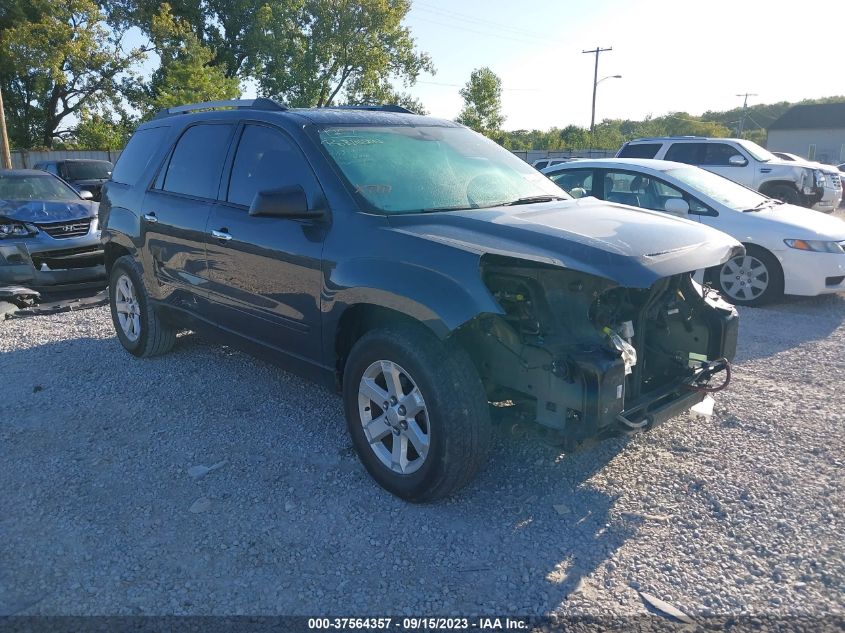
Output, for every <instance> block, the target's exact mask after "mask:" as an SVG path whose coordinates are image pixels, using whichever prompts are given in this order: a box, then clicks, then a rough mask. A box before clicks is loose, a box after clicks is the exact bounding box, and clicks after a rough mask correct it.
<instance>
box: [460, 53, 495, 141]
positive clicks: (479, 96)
mask: <svg viewBox="0 0 845 633" xmlns="http://www.w3.org/2000/svg"><path fill="white" fill-rule="evenodd" d="M461 97H463V99H464V107H463V109H462V110H461V113H460V114H459V115H458V118H457V119H456V120H457V121H458V123H462V124H464V125H466V126H468V127H471V128H472V129H473V130H475V131H476V132H481V133H482V134H485V135H487V136H492V135H493V134H494V133H496V132H498V131H499V130H500V129H501V128H502V124H503V123H504V122H505V117H504V116H503V115H502V80H501V79H499V76H498V75H497V74H496V73H494V72H493V71H492V70H490V69H489V68H487V67H486V66H485V67H484V68H476V69H475V70H473V71H472V74H471V75H470V78H469V81H468V82H467V84H466V85H465V86H464V87H463V88H461Z"/></svg>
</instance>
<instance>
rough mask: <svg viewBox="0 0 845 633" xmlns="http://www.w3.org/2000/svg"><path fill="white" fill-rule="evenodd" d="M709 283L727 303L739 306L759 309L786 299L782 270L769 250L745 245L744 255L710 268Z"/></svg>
mask: <svg viewBox="0 0 845 633" xmlns="http://www.w3.org/2000/svg"><path fill="white" fill-rule="evenodd" d="M709 277H710V281H711V282H712V283H713V285H714V286H716V287H717V288H718V289H719V292H721V293H722V297H724V299H725V301H727V302H728V303H732V304H734V305H738V306H760V305H764V304H766V303H769V302H771V301H774V300H775V299H778V298H780V297H781V296H783V270H782V269H781V267H780V262H778V260H777V258H776V257H775V256H774V255H772V254H771V253H770V252H769V251H767V250H766V249H764V248H760V247H759V246H754V245H753V244H750V245H746V247H745V255H740V256H738V257H734V258H733V259H730V260H728V261H727V262H725V263H724V264H723V265H722V266H717V267H715V268H711V269H710V271H709Z"/></svg>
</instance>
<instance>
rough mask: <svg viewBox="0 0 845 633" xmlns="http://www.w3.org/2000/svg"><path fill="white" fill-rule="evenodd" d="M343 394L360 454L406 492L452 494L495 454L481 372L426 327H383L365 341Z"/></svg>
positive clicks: (376, 473) (350, 363) (384, 481)
mask: <svg viewBox="0 0 845 633" xmlns="http://www.w3.org/2000/svg"><path fill="white" fill-rule="evenodd" d="M343 399H344V406H345V409H346V420H347V425H348V428H349V433H350V435H351V437H352V443H353V445H354V447H355V451H356V452H357V453H358V457H359V458H360V459H361V462H362V463H363V464H364V466H365V468H366V469H367V471H368V472H369V473H370V475H371V476H372V477H373V479H375V480H376V482H378V483H379V484H380V485H381V486H382V487H383V488H385V489H386V490H388V491H390V492H391V493H393V494H394V495H396V496H398V497H401V498H402V499H406V500H408V501H413V502H424V501H433V500H435V499H439V498H442V497H445V496H448V495H449V494H451V493H453V492H455V491H456V490H458V489H459V488H461V487H463V486H464V485H466V484H467V483H468V482H469V481H470V480H471V479H472V478H473V477H474V476H475V474H476V473H477V472H478V470H479V469H480V467H481V466H482V465H483V464H484V462H485V461H486V459H487V455H488V452H489V449H490V443H491V438H492V435H491V428H490V417H489V412H488V404H487V397H486V394H485V391H484V387H483V385H482V384H481V380H480V378H479V376H478V372H477V371H476V369H475V366H474V365H473V364H472V361H471V360H470V358H469V356H468V355H467V354H466V352H464V351H463V350H462V349H458V348H456V347H454V346H448V345H446V344H444V343H442V342H441V341H440V340H438V339H437V338H436V337H435V336H433V335H432V334H430V333H429V332H427V331H425V330H423V329H422V328H417V327H414V326H399V327H390V328H385V329H378V330H373V331H371V332H369V333H367V334H365V335H364V336H363V337H362V338H361V339H360V340H358V342H357V343H356V344H355V345H354V347H353V348H352V351H351V352H350V354H349V358H348V360H347V362H346V367H345V370H344V373H343Z"/></svg>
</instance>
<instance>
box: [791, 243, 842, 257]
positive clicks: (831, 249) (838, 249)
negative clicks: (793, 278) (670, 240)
mask: <svg viewBox="0 0 845 633" xmlns="http://www.w3.org/2000/svg"><path fill="white" fill-rule="evenodd" d="M783 243H784V244H786V245H787V246H788V247H789V248H795V249H797V250H799V251H812V252H813V253H838V254H842V253H845V248H843V246H842V242H827V241H823V240H784V241H783Z"/></svg>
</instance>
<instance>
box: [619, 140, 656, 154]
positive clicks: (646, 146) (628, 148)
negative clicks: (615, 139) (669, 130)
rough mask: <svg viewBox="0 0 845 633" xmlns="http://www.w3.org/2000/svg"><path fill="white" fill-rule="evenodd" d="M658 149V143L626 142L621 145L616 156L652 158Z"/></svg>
mask: <svg viewBox="0 0 845 633" xmlns="http://www.w3.org/2000/svg"><path fill="white" fill-rule="evenodd" d="M659 151H660V143H637V144H635V145H632V144H631V143H628V144H627V145H625V147H623V148H622V149H621V150H620V152H619V154H618V158H654V157H655V156H657V152H659Z"/></svg>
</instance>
